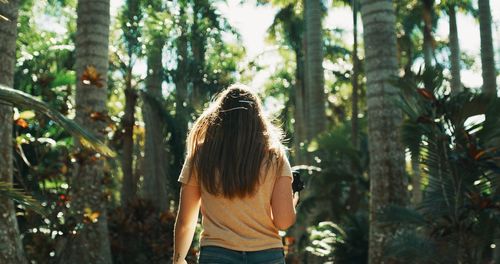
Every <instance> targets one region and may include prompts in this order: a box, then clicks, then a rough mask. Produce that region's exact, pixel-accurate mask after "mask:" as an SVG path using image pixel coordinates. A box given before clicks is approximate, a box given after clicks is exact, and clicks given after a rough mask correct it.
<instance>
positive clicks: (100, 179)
mask: <svg viewBox="0 0 500 264" xmlns="http://www.w3.org/2000/svg"><path fill="white" fill-rule="evenodd" d="M76 12H77V31H76V42H75V52H76V61H75V71H76V76H77V77H78V78H77V84H76V96H75V108H76V117H75V120H76V122H78V123H79V124H80V125H81V126H82V127H84V128H86V129H88V130H89V131H91V132H93V133H94V134H95V135H96V136H98V137H99V138H100V139H101V140H104V133H105V131H104V129H105V128H106V126H107V124H106V122H105V121H104V120H107V119H106V118H102V117H106V116H107V108H106V98H107V72H108V49H109V22H110V14H109V0H94V1H86V0H79V1H78V6H77V10H76ZM92 67H94V68H95V70H96V71H97V73H98V74H100V77H98V78H95V77H85V78H84V76H85V74H84V73H89V72H90V70H91V69H92ZM104 177H105V175H104V159H103V158H102V157H101V156H100V155H98V154H96V153H94V152H91V151H88V150H80V153H79V155H78V159H77V162H76V163H75V174H74V176H73V179H72V183H71V193H72V203H71V209H72V211H73V217H74V218H75V220H76V221H77V223H83V226H82V227H81V228H78V229H77V230H76V234H75V235H73V236H71V237H70V238H69V239H70V241H68V243H67V244H66V248H65V249H64V251H63V256H61V258H60V259H61V262H62V263H71V264H79V263H82V264H83V263H85V264H87V263H96V264H101V263H102V264H105V263H106V264H107V263H111V250H110V245H109V235H108V225H107V224H108V221H107V212H106V211H107V209H106V207H107V197H106V194H105V192H104V187H105V182H106V181H105V179H104Z"/></svg>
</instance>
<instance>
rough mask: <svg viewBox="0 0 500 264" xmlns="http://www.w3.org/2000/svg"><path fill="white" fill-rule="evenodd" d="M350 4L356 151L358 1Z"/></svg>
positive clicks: (356, 143)
mask: <svg viewBox="0 0 500 264" xmlns="http://www.w3.org/2000/svg"><path fill="white" fill-rule="evenodd" d="M351 2H352V21H353V37H354V44H353V47H352V117H351V142H352V146H353V147H354V148H355V149H358V144H359V143H358V136H359V128H358V112H359V110H358V101H359V99H358V98H359V78H358V76H359V58H358V0H351Z"/></svg>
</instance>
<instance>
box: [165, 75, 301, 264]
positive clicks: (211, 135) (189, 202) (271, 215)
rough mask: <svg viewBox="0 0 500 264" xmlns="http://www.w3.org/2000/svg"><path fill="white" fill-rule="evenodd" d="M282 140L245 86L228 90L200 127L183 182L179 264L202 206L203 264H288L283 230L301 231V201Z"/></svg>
mask: <svg viewBox="0 0 500 264" xmlns="http://www.w3.org/2000/svg"><path fill="white" fill-rule="evenodd" d="M281 139H282V133H281V131H280V130H279V129H278V128H276V127H275V126H273V125H272V124H271V123H270V122H269V120H267V119H266V118H265V117H264V115H263V113H262V107H261V102H260V100H259V98H258V97H257V95H256V94H255V93H254V92H252V91H251V90H250V89H249V88H247V87H246V86H243V85H233V86H231V87H229V88H228V89H226V90H224V91H223V92H222V93H220V94H219V96H218V97H217V99H216V100H215V102H213V103H212V104H211V105H210V107H208V108H207V109H206V110H205V111H204V112H203V114H202V115H201V116H200V117H199V118H198V120H196V122H195V124H194V125H193V127H192V129H191V131H190V132H189V135H188V139H187V157H186V161H185V163H184V166H183V168H182V171H181V175H180V177H179V182H181V183H182V187H181V192H180V201H179V211H178V213H177V220H176V223H175V234H174V259H173V261H174V263H186V261H185V257H186V255H187V252H188V250H189V247H190V245H191V242H192V240H193V235H194V231H195V226H196V222H197V219H198V211H199V209H200V206H201V213H202V226H203V232H202V233H201V239H200V245H201V252H200V258H199V263H200V264H203V263H214V264H215V263H232V264H233V263H268V264H274V263H285V261H284V254H283V244H282V242H281V238H280V236H279V234H278V230H285V229H287V228H289V227H290V226H291V225H292V224H294V222H295V205H296V203H297V200H298V196H293V194H292V187H291V186H292V171H291V168H290V164H289V162H288V160H287V158H286V156H285V151H284V146H283V145H282V143H281Z"/></svg>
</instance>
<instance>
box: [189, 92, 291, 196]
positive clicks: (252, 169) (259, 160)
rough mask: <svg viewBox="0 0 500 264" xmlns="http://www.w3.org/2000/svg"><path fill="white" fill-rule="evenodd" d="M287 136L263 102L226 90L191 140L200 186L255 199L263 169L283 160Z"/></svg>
mask: <svg viewBox="0 0 500 264" xmlns="http://www.w3.org/2000/svg"><path fill="white" fill-rule="evenodd" d="M281 139H282V133H281V131H280V130H279V129H278V128H277V127H275V126H274V125H272V124H271V123H270V122H269V121H268V119H267V118H266V117H265V116H264V114H263V111H262V106H261V102H260V99H259V98H258V96H257V95H256V93H255V92H253V91H252V90H251V89H250V88H248V87H246V86H244V85H241V84H237V85H232V86H230V87H229V88H227V89H226V90H224V91H222V92H221V93H220V94H219V95H218V96H217V97H216V100H215V101H214V102H213V103H212V104H211V105H210V106H209V107H208V108H207V109H206V110H205V111H204V112H203V114H202V115H201V116H200V117H199V118H198V120H196V122H195V124H194V125H193V127H192V129H191V131H190V133H189V136H188V139H187V152H188V153H187V156H188V157H187V158H188V159H192V162H193V164H194V166H192V172H194V173H195V174H196V175H197V177H198V180H199V182H200V184H201V185H202V186H203V187H205V189H206V190H207V191H208V192H209V193H211V194H214V195H222V196H224V197H226V198H233V197H245V196H247V195H252V194H253V193H254V192H255V190H256V187H257V185H258V182H259V176H260V171H261V168H262V167H263V166H267V167H269V166H270V165H271V162H270V161H271V160H272V159H274V158H277V160H278V161H280V163H281V160H282V158H283V145H282V144H281Z"/></svg>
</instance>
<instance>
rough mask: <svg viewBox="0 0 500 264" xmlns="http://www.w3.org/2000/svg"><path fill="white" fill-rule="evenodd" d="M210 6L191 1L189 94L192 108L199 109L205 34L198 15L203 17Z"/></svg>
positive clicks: (201, 1) (205, 2)
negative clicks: (190, 89) (191, 53)
mask: <svg viewBox="0 0 500 264" xmlns="http://www.w3.org/2000/svg"><path fill="white" fill-rule="evenodd" d="M207 8H210V4H209V3H207V1H206V0H195V1H194V3H193V13H194V15H193V24H192V25H191V36H192V37H191V41H190V44H191V50H192V52H193V63H192V64H191V65H192V66H193V69H192V73H193V77H192V81H193V93H192V94H191V100H190V101H191V102H192V107H193V108H194V109H200V108H201V107H202V103H203V96H205V91H203V88H204V86H205V85H204V82H203V74H204V72H203V71H204V68H205V53H206V43H207V40H206V35H205V33H204V32H201V31H202V30H203V27H201V29H200V25H202V23H203V20H202V21H200V20H199V18H200V17H204V16H205V14H204V12H205V11H206V10H205V9H207Z"/></svg>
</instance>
